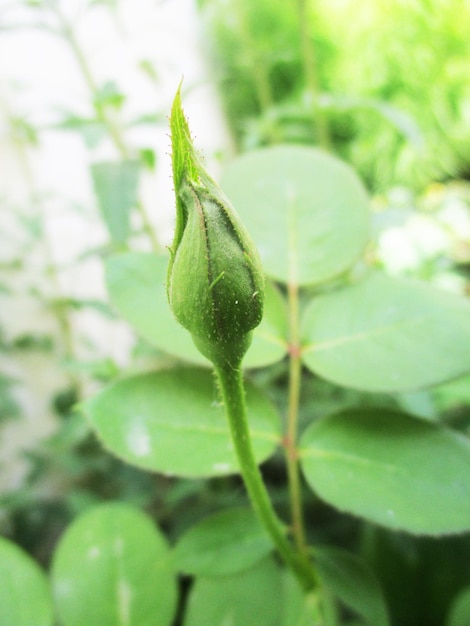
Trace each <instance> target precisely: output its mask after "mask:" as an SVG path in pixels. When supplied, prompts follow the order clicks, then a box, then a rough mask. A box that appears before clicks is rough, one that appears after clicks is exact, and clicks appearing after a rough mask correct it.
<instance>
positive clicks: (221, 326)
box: [167, 91, 264, 367]
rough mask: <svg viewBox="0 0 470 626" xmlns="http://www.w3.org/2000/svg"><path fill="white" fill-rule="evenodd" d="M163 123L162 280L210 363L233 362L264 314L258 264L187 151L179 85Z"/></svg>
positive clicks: (248, 242)
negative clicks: (169, 240)
mask: <svg viewBox="0 0 470 626" xmlns="http://www.w3.org/2000/svg"><path fill="white" fill-rule="evenodd" d="M170 124H171V138H172V151H173V154H172V159H173V180H174V184H175V194H176V205H177V216H176V229H175V237H174V240H173V244H172V247H171V259H170V264H169V268H168V282H167V289H168V299H169V303H170V307H171V309H172V311H173V314H174V315H175V317H176V319H177V320H178V321H179V322H180V324H181V325H182V326H184V328H186V329H187V330H188V331H189V332H190V333H191V335H192V337H193V340H194V343H195V344H196V346H197V347H198V349H199V350H200V352H201V353H202V354H203V355H204V356H206V357H207V358H208V359H209V360H211V361H212V362H213V363H214V364H215V365H222V364H231V365H233V366H234V367H238V366H239V364H240V362H241V359H242V358H243V356H244V354H245V353H246V351H247V350H248V347H249V345H250V342H251V334H252V333H251V331H252V330H253V329H254V328H255V327H256V326H258V324H259V323H260V321H261V318H262V315H263V301H264V279H263V273H262V268H261V263H260V260H259V257H258V253H257V250H256V248H255V246H254V244H253V242H252V240H251V238H250V236H249V235H248V233H247V232H246V230H245V228H244V226H243V225H242V223H241V221H240V219H239V217H238V216H237V214H236V213H235V211H234V209H233V208H232V207H231V205H230V203H229V201H228V200H227V198H226V197H225V196H224V194H223V193H222V191H221V190H220V189H219V187H218V186H217V185H216V183H215V182H214V181H213V180H212V178H211V177H210V176H209V174H208V173H207V172H206V170H205V168H204V167H203V165H202V163H201V161H200V159H199V157H198V156H197V154H196V152H195V150H194V147H193V144H192V141H191V137H190V134H189V128H188V125H187V122H186V119H185V117H184V114H183V111H182V109H181V99H180V92H179V91H178V93H177V94H176V97H175V101H174V103H173V108H172V112H171V120H170Z"/></svg>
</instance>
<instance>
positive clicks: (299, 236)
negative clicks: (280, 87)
mask: <svg viewBox="0 0 470 626" xmlns="http://www.w3.org/2000/svg"><path fill="white" fill-rule="evenodd" d="M222 188H223V189H224V191H225V192H226V194H227V196H228V197H229V199H230V200H231V202H232V203H233V205H234V207H235V209H236V210H237V212H238V214H239V215H240V217H241V219H242V221H243V223H244V224H245V226H246V228H247V229H248V232H249V233H250V234H251V236H252V237H253V240H254V242H255V244H256V246H257V248H258V250H259V253H260V256H261V260H262V262H263V265H264V269H265V271H266V273H267V274H268V276H271V277H272V278H274V279H276V280H279V281H281V282H286V283H287V282H289V281H294V282H296V283H297V284H299V285H314V284H319V283H322V282H324V281H327V280H329V279H330V278H333V277H334V276H336V275H338V274H341V273H342V272H344V271H345V270H347V269H348V268H349V267H350V266H351V265H352V264H353V263H354V261H355V260H356V259H357V258H358V257H359V255H360V254H361V252H362V250H363V249H364V246H365V244H366V243H367V240H368V236H369V208H368V199H367V195H366V192H365V191H364V188H363V186H362V184H361V182H360V180H359V179H358V178H357V176H356V175H355V173H354V172H353V170H352V169H351V168H350V167H349V166H348V165H346V164H344V163H342V162H341V161H339V160H338V159H336V158H335V157H333V156H330V155H328V154H325V153H324V152H322V151H320V150H317V149H315V148H310V147H302V146H278V147H274V148H265V149H262V150H256V151H252V152H249V153H247V154H244V155H242V156H241V157H238V158H237V159H236V160H235V161H233V163H232V164H231V165H230V166H229V167H228V169H227V170H226V172H225V174H224V176H223V178H222Z"/></svg>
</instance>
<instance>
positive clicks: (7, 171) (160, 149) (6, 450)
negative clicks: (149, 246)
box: [0, 0, 230, 490]
mask: <svg viewBox="0 0 470 626" xmlns="http://www.w3.org/2000/svg"><path fill="white" fill-rule="evenodd" d="M21 4H22V3H21V2H20V0H13V1H12V0H0V103H1V107H0V264H2V263H3V264H5V263H6V262H8V261H9V260H10V259H11V258H13V257H15V256H18V254H20V255H21V256H22V259H23V261H24V264H25V271H23V272H21V273H18V272H8V271H2V272H1V275H0V282H3V283H5V281H6V282H7V283H9V286H10V288H11V293H10V294H9V295H8V296H0V326H1V327H2V328H3V331H4V334H5V335H6V337H7V339H12V338H14V337H17V336H18V335H21V334H22V333H25V332H28V333H31V332H38V333H43V332H51V331H52V332H54V331H55V330H56V329H55V321H54V320H53V319H52V318H51V316H50V314H49V313H48V311H47V310H46V309H45V308H44V307H43V306H42V305H41V303H40V302H39V301H38V299H37V298H33V297H31V296H29V295H28V294H27V291H28V289H29V288H30V287H34V288H36V289H37V290H38V291H39V292H43V293H49V295H51V290H52V291H53V290H54V287H53V286H52V285H51V282H50V281H49V280H48V279H47V277H46V279H45V276H44V268H45V267H46V265H47V262H48V261H47V258H46V257H47V254H49V255H50V257H51V260H52V261H53V263H54V265H55V266H56V267H58V268H59V272H58V281H59V294H60V295H63V296H70V297H74V298H99V299H104V298H105V297H106V296H105V290H104V286H103V275H102V265H101V263H100V261H99V260H98V259H97V258H96V257H90V258H89V259H88V260H87V261H81V262H79V263H77V258H79V256H80V255H81V254H82V253H84V252H86V251H87V250H90V249H91V248H94V247H99V246H100V245H103V244H104V243H105V242H106V240H107V236H106V233H105V230H104V227H103V225H102V223H101V221H100V219H99V217H98V214H97V208H96V203H95V199H94V196H93V193H92V188H91V182H90V177H89V169H88V168H89V164H90V163H91V162H92V161H94V160H102V159H108V158H113V157H114V156H115V151H114V149H113V146H112V145H111V144H110V143H106V142H105V143H103V144H100V146H99V147H98V148H97V149H95V150H94V151H91V152H90V150H89V149H87V147H86V146H85V144H84V142H83V140H82V138H81V137H80V136H79V135H78V134H76V133H71V132H65V131H59V130H57V129H52V128H50V127H51V126H52V125H54V124H55V123H57V121H58V120H59V119H60V116H61V114H60V111H61V109H67V110H72V111H74V112H76V113H77V114H82V115H84V116H86V115H87V114H89V113H90V111H91V108H90V97H89V93H88V92H87V87H86V84H85V82H84V80H83V76H82V75H81V74H80V71H79V69H78V66H77V63H76V59H75V58H74V56H73V55H72V54H71V52H70V50H69V49H68V48H67V46H66V45H65V44H64V42H63V41H62V40H61V39H59V38H57V37H54V36H53V35H51V34H48V33H44V32H41V31H38V30H33V29H26V28H15V29H11V30H10V29H8V30H5V25H12V24H16V25H24V24H25V23H28V22H30V21H31V10H25V9H23V8H22V7H21ZM83 4H85V2H82V0H60V5H61V7H62V8H63V10H64V11H65V12H66V14H67V15H68V16H69V17H70V18H71V19H73V21H74V24H75V32H76V35H77V37H78V39H79V41H80V43H81V46H82V48H83V50H84V52H85V54H86V57H87V59H88V62H89V64H90V66H91V68H92V71H93V73H94V77H95V80H96V82H97V83H104V82H106V81H109V80H113V81H115V82H116V83H118V85H119V87H120V88H121V89H122V91H123V92H124V93H125V94H126V95H127V96H128V101H127V102H126V105H125V116H126V117H127V118H128V119H131V118H132V117H134V116H137V115H139V114H143V113H151V112H163V113H166V112H168V111H169V109H170V105H171V101H172V98H173V96H174V93H175V90H176V88H177V86H178V84H179V82H180V80H181V78H182V77H184V88H185V95H184V106H185V110H186V113H187V116H188V118H189V121H190V125H191V128H192V130H193V134H194V136H195V137H196V140H197V144H198V147H199V148H201V150H202V151H203V152H204V154H205V155H206V160H207V163H208V166H209V167H210V168H211V169H212V171H213V172H215V174H216V175H217V168H218V161H217V159H216V158H215V155H216V154H217V153H222V154H225V155H226V154H228V152H229V143H230V142H229V138H228V134H227V131H226V127H225V124H224V120H223V117H222V114H221V112H220V108H219V103H218V100H217V97H216V94H215V90H214V87H213V84H212V81H211V76H210V70H209V68H208V65H207V63H206V61H205V59H204V55H203V52H202V50H201V32H200V27H199V21H198V16H197V14H196V10H195V6H194V1H193V0H121V2H120V3H119V9H118V11H117V12H116V13H115V14H114V15H113V14H112V13H111V12H110V11H109V10H108V9H106V8H104V7H95V8H94V9H93V10H91V11H87V12H86V13H83V14H82V16H81V17H80V18H77V11H78V10H79V8H80V5H83ZM142 60H148V61H151V62H152V64H153V65H154V67H155V69H156V73H157V78H158V80H157V82H156V83H153V82H152V81H151V80H149V78H148V77H147V76H146V75H145V74H144V72H142V71H139V69H138V64H139V62H140V61H142ZM12 115H13V116H15V117H20V118H24V119H26V120H28V121H29V122H30V123H31V124H33V125H34V126H38V127H41V128H43V131H42V132H41V133H40V144H39V146H38V147H37V148H35V149H29V150H28V151H27V153H26V154H23V155H22V154H21V153H20V152H18V150H17V149H16V148H15V145H14V143H13V142H12V140H11V128H10V126H9V122H8V119H7V118H8V117H9V116H10V117H11V116H12ZM48 128H49V129H48ZM129 139H130V142H131V143H134V144H136V145H140V144H143V145H146V146H149V147H153V148H154V149H155V151H156V153H157V158H158V166H157V170H156V172H155V173H154V174H148V175H146V176H145V177H144V179H143V181H142V186H141V190H140V191H141V196H142V198H143V201H144V203H145V204H146V206H147V207H148V209H149V214H150V218H151V221H152V223H153V225H154V227H155V229H156V232H157V235H158V238H159V240H160V242H161V243H162V244H164V245H165V244H167V243H169V242H170V240H171V233H172V224H173V212H174V200H173V191H172V182H171V176H170V174H171V166H170V158H169V151H170V150H169V137H168V128H167V125H166V124H163V125H161V126H159V127H146V128H145V129H140V130H138V131H133V134H132V136H130V138H129ZM32 189H34V190H35V192H36V193H37V194H39V195H40V196H41V200H40V202H34V203H33V202H31V192H32ZM74 206H75V207H77V206H78V207H80V209H79V210H77V209H74V208H73V207H74ZM14 207H16V209H15V208H14ZM18 209H20V210H21V212H22V213H25V214H26V215H28V216H29V217H32V216H35V215H37V214H38V213H40V214H41V216H42V217H43V220H44V227H45V232H46V237H45V238H44V240H43V241H40V242H39V245H36V246H31V245H30V243H28V241H27V240H26V239H25V236H24V232H23V230H22V228H21V227H19V226H18V222H17V212H18V211H17V210H18ZM0 267H1V266H0ZM52 295H57V294H52ZM73 321H74V323H75V324H76V325H77V333H78V335H79V336H80V337H81V341H80V342H78V345H77V346H76V350H77V353H78V356H80V354H82V356H83V357H84V358H86V356H87V342H88V343H91V344H92V345H93V351H95V353H96V350H98V352H99V353H101V354H102V355H103V356H106V355H108V356H110V357H112V358H114V359H116V360H117V361H119V362H125V360H126V358H127V352H128V348H129V344H130V334H129V331H128V329H127V327H126V326H125V325H124V324H113V323H109V322H106V321H105V320H103V319H101V318H100V317H99V316H97V315H93V314H92V313H82V314H78V315H76V316H74V320H73ZM0 368H1V370H2V371H3V372H4V373H8V374H9V375H11V376H13V377H14V378H16V379H17V380H18V381H19V384H18V385H17V386H16V393H17V396H18V399H19V401H20V403H21V405H22V409H23V414H24V415H23V418H22V419H21V420H16V421H11V422H7V423H6V424H4V425H1V424H0V490H5V489H13V488H16V487H18V485H19V484H20V483H21V480H22V476H23V475H24V472H25V471H26V465H25V463H24V461H21V450H23V449H25V448H28V447H31V446H32V445H34V443H35V442H36V441H37V440H38V438H41V437H44V436H46V435H48V434H50V433H51V432H53V430H54V428H55V425H56V422H55V419H54V417H53V415H52V413H51V411H50V407H49V405H48V403H49V400H50V397H51V395H52V393H53V391H54V390H56V389H60V388H61V387H62V386H63V385H64V383H65V375H64V371H63V368H61V366H60V360H58V361H57V363H56V366H55V367H52V366H51V359H50V357H47V356H44V355H41V354H29V355H26V354H23V355H18V354H16V355H15V356H12V355H8V356H7V357H6V356H3V357H1V359H0Z"/></svg>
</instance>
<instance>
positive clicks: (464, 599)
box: [446, 587, 470, 626]
mask: <svg viewBox="0 0 470 626" xmlns="http://www.w3.org/2000/svg"><path fill="white" fill-rule="evenodd" d="M469 624H470V589H469V588H468V587H467V588H466V589H464V590H463V591H461V592H460V593H459V595H458V596H457V598H456V600H455V601H454V603H453V604H452V607H451V610H450V613H449V617H448V619H447V621H446V626H468V625H469Z"/></svg>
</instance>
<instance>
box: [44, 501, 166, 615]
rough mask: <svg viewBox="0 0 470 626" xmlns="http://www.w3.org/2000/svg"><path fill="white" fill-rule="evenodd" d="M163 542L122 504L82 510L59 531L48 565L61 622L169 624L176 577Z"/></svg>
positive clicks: (150, 525) (144, 518) (143, 519)
mask: <svg viewBox="0 0 470 626" xmlns="http://www.w3.org/2000/svg"><path fill="white" fill-rule="evenodd" d="M169 554H170V553H169V549H168V547H167V544H166V541H165V539H164V537H163V535H162V534H161V533H160V532H159V530H158V529H157V528H156V527H155V526H154V524H153V523H152V521H151V520H150V519H149V518H148V517H147V516H146V515H144V514H143V513H142V512H141V511H139V510H138V509H134V508H133V507H131V506H129V505H127V504H120V503H107V504H104V505H101V506H99V507H96V508H94V509H92V510H91V511H87V512H86V513H84V514H83V515H82V516H80V517H79V518H78V519H77V520H76V521H75V522H73V524H72V525H71V526H70V527H69V528H68V529H67V531H66V532H65V534H64V535H63V536H62V538H61V540H60V542H59V545H58V547H57V550H56V553H55V555H54V562H53V567H52V580H53V588H54V595H55V600H56V606H57V610H58V614H59V616H60V619H61V624H63V626H84V625H85V624H86V626H170V624H171V623H172V618H173V615H174V612H175V609H176V599H177V593H176V577H175V574H174V572H173V568H172V564H171V561H170V557H169Z"/></svg>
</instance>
